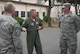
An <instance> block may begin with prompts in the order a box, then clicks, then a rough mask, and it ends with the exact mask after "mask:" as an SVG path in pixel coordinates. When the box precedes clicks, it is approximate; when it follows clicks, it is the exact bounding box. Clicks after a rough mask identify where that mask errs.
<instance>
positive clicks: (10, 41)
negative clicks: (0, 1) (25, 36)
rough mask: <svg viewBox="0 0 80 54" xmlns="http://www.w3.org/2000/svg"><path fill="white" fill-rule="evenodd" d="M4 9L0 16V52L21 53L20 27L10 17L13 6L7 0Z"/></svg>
mask: <svg viewBox="0 0 80 54" xmlns="http://www.w3.org/2000/svg"><path fill="white" fill-rule="evenodd" d="M4 10H5V13H4V14H3V15H1V16H0V54H22V43H21V39H20V34H21V27H20V25H19V23H18V22H17V21H16V20H15V19H14V18H13V17H12V16H13V14H14V12H15V6H14V4H13V3H11V2H7V3H6V4H5V6H4Z"/></svg>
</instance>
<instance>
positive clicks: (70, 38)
mask: <svg viewBox="0 0 80 54" xmlns="http://www.w3.org/2000/svg"><path fill="white" fill-rule="evenodd" d="M59 25H60V26H59V28H60V32H61V34H60V35H61V37H60V48H61V52H60V54H67V49H69V53H70V54H76V50H77V32H78V31H79V30H80V19H79V17H78V16H77V15H73V14H71V13H70V14H68V15H67V16H65V14H62V15H61V16H60V17H59Z"/></svg>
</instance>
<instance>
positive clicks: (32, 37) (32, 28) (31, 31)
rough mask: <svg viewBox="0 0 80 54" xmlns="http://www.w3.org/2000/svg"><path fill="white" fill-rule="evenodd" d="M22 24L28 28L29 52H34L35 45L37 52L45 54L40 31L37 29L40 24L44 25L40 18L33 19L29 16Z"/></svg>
mask: <svg viewBox="0 0 80 54" xmlns="http://www.w3.org/2000/svg"><path fill="white" fill-rule="evenodd" d="M22 26H23V27H25V28H27V48H28V54H33V47H34V46H35V49H36V52H37V54H43V53H42V46H41V42H40V37H39V33H38V30H37V28H38V26H41V27H42V24H41V21H40V19H38V18H36V19H35V21H33V20H32V19H31V18H28V19H27V20H26V21H25V22H24V24H23V25H22Z"/></svg>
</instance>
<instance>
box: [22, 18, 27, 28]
mask: <svg viewBox="0 0 80 54" xmlns="http://www.w3.org/2000/svg"><path fill="white" fill-rule="evenodd" d="M27 26H28V25H27V19H26V20H25V21H24V22H23V24H22V27H25V28H27Z"/></svg>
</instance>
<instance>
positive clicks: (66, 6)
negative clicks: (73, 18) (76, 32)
mask: <svg viewBox="0 0 80 54" xmlns="http://www.w3.org/2000/svg"><path fill="white" fill-rule="evenodd" d="M70 7H71V4H70V3H64V4H63V5H62V8H70Z"/></svg>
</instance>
